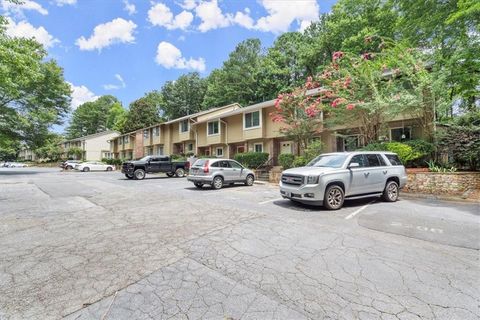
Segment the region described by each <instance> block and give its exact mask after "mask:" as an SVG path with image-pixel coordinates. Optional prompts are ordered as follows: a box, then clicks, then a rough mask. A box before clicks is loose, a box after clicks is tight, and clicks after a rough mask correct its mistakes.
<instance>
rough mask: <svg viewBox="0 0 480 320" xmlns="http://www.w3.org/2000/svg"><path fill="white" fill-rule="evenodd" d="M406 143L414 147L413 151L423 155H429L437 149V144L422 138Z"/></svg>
mask: <svg viewBox="0 0 480 320" xmlns="http://www.w3.org/2000/svg"><path fill="white" fill-rule="evenodd" d="M405 144H407V145H409V146H410V147H412V150H413V152H418V153H421V154H422V156H427V155H429V154H432V153H433V152H434V151H435V146H434V145H433V143H430V142H428V141H425V140H422V139H416V140H410V141H405Z"/></svg>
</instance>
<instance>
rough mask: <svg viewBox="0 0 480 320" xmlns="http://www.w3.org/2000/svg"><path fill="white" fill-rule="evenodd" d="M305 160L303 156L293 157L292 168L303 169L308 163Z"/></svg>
mask: <svg viewBox="0 0 480 320" xmlns="http://www.w3.org/2000/svg"><path fill="white" fill-rule="evenodd" d="M309 162H310V161H308V159H307V158H305V156H298V157H295V160H293V167H295V168H297V167H304V166H305V165H306V164H307V163H309Z"/></svg>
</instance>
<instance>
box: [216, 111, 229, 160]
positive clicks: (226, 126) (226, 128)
mask: <svg viewBox="0 0 480 320" xmlns="http://www.w3.org/2000/svg"><path fill="white" fill-rule="evenodd" d="M218 120H219V121H220V122H223V123H224V124H225V144H226V145H227V159H230V145H229V144H228V123H227V122H226V121H223V120H222V119H221V118H218Z"/></svg>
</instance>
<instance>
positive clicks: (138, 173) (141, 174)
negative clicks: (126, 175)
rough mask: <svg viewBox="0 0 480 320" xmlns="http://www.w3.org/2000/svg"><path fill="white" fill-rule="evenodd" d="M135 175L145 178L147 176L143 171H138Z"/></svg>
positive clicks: (138, 177)
mask: <svg viewBox="0 0 480 320" xmlns="http://www.w3.org/2000/svg"><path fill="white" fill-rule="evenodd" d="M135 176H136V177H137V179H143V177H144V176H145V174H144V173H143V171H138V172H137V173H136V174H135Z"/></svg>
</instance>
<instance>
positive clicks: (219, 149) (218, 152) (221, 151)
mask: <svg viewBox="0 0 480 320" xmlns="http://www.w3.org/2000/svg"><path fill="white" fill-rule="evenodd" d="M217 157H223V148H217Z"/></svg>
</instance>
